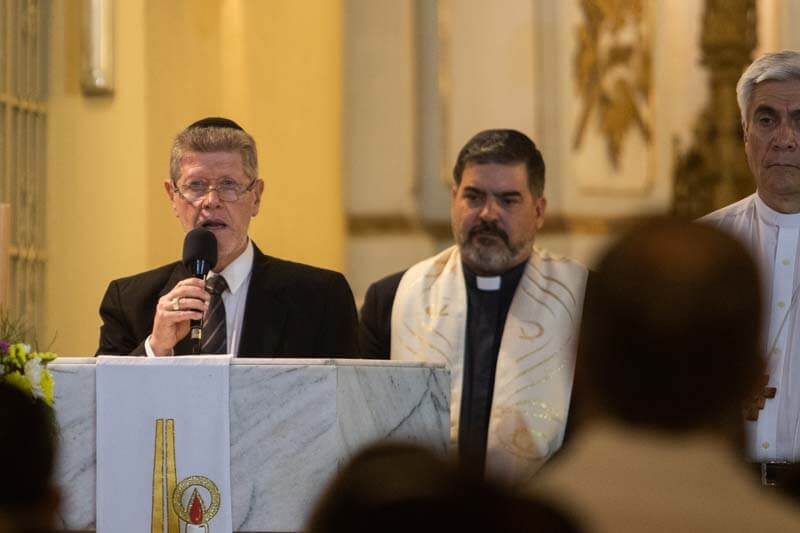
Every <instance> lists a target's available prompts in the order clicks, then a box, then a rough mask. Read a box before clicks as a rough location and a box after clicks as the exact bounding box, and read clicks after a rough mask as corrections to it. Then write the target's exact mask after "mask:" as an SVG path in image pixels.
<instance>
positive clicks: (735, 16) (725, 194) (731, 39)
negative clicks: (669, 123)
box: [673, 0, 756, 218]
mask: <svg viewBox="0 0 800 533" xmlns="http://www.w3.org/2000/svg"><path fill="white" fill-rule="evenodd" d="M701 44H702V50H703V65H705V67H706V68H707V69H708V74H709V76H708V78H709V81H708V84H709V89H710V96H709V99H708V105H707V106H706V107H705V109H704V110H703V112H702V113H701V114H700V116H698V117H697V121H696V123H695V128H694V142H693V144H692V146H690V147H689V148H688V149H687V150H686V151H685V152H681V151H680V150H679V149H678V147H677V146H676V147H675V149H674V152H675V160H676V161H675V165H674V168H675V171H674V175H675V189H674V194H673V198H674V200H673V211H674V212H675V214H677V215H679V216H682V217H686V218H697V217H699V216H701V215H704V214H706V213H710V212H711V211H714V210H716V209H718V208H720V207H723V206H726V205H728V204H731V203H733V202H735V201H737V200H739V199H741V198H743V197H745V196H747V195H748V194H750V193H752V192H753V190H754V189H755V183H754V180H753V178H752V175H751V173H750V169H749V167H748V166H747V160H746V157H745V152H744V143H743V141H742V127H741V123H740V121H741V118H740V115H739V105H738V103H737V101H736V83H737V81H738V80H739V77H740V76H741V74H742V72H743V71H744V69H745V67H747V65H749V64H750V61H751V57H750V56H751V54H752V52H753V49H754V48H755V46H756V5H755V0H706V3H705V11H704V13H703V34H702V38H701ZM675 144H676V145H677V142H676V143H675Z"/></svg>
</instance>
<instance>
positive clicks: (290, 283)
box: [97, 117, 358, 357]
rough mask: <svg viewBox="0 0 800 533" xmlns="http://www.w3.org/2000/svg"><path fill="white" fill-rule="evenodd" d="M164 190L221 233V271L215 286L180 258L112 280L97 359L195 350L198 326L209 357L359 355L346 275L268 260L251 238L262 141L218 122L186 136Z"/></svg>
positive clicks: (203, 123) (194, 127)
mask: <svg viewBox="0 0 800 533" xmlns="http://www.w3.org/2000/svg"><path fill="white" fill-rule="evenodd" d="M164 189H165V190H166V193H167V196H168V197H169V199H170V201H171V203H172V209H173V211H174V212H175V216H176V217H177V218H178V220H180V222H181V225H182V226H183V228H184V230H186V231H187V232H189V231H191V230H193V229H195V228H205V229H206V230H208V231H210V232H211V233H212V234H213V235H214V237H216V241H217V250H218V252H217V257H218V259H217V261H216V265H214V266H213V267H212V271H211V272H210V273H209V275H208V279H207V280H206V282H204V280H203V279H200V278H195V277H192V276H191V275H190V273H189V270H188V269H187V268H186V266H185V265H184V264H183V263H182V262H180V261H178V262H175V263H171V264H169V265H165V266H162V267H160V268H157V269H155V270H151V271H149V272H144V273H141V274H137V275H135V276H131V277H127V278H122V279H118V280H114V281H112V282H111V284H110V285H109V287H108V290H107V291H106V294H105V296H104V297H103V302H102V303H101V304H100V316H101V317H102V319H103V324H102V326H101V327H100V346H99V347H98V349H97V354H98V355H101V354H114V355H128V354H130V355H147V356H149V357H154V356H169V355H184V354H190V353H192V352H193V347H192V339H190V336H189V331H190V324H191V321H195V323H198V324H202V331H203V337H202V341H201V342H202V347H201V348H200V350H199V351H200V353H207V354H211V353H225V354H228V353H229V354H234V355H238V356H243V357H248V356H249V357H254V356H260V355H280V356H294V355H305V356H314V355H324V356H328V355H352V354H355V353H357V347H358V344H357V342H358V341H357V318H356V316H357V315H356V309H355V305H354V302H353V295H352V292H351V291H350V287H349V285H348V284H347V281H346V280H345V279H344V277H343V276H342V275H341V274H339V273H338V272H332V271H329V270H323V269H320V268H315V267H311V266H307V265H302V264H299V263H292V262H289V261H284V260H281V259H277V258H274V257H270V256H267V255H264V254H263V253H261V251H260V250H259V249H258V247H257V246H256V245H255V244H254V243H253V242H252V241H251V240H250V238H249V237H248V227H249V226H250V218H251V217H254V216H256V214H258V209H259V207H260V205H261V195H262V193H263V191H264V182H263V181H262V180H260V179H259V178H258V160H257V156H256V144H255V141H254V140H253V138H252V137H251V136H250V135H249V134H248V133H247V132H245V131H244V130H243V129H242V128H241V126H239V125H238V124H237V123H235V122H234V121H232V120H229V119H225V118H217V117H210V118H204V119H202V120H199V121H197V122H195V123H193V124H191V125H190V126H189V127H187V128H186V129H185V130H183V131H182V132H180V133H179V134H178V136H177V137H176V138H175V141H174V142H173V145H172V155H171V157H170V179H169V180H167V181H165V182H164ZM212 244H213V243H212ZM206 283H207V285H206ZM200 321H202V322H200ZM198 342H199V341H198Z"/></svg>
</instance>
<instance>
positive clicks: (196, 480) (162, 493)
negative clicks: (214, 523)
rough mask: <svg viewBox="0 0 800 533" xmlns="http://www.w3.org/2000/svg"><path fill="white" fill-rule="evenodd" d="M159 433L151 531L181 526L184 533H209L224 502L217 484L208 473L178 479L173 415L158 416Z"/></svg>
mask: <svg viewBox="0 0 800 533" xmlns="http://www.w3.org/2000/svg"><path fill="white" fill-rule="evenodd" d="M155 437H156V438H155V448H154V450H153V505H152V507H153V508H152V514H151V520H150V533H181V529H182V530H183V533H209V531H210V530H209V527H208V522H209V521H211V519H212V518H214V515H215V514H217V511H219V506H220V492H219V489H218V488H217V485H216V484H215V483H214V482H213V481H211V480H210V479H208V478H207V477H205V476H189V477H187V478H185V479H183V480H181V481H180V483H176V479H177V473H176V471H177V468H176V461H175V421H174V420H173V419H171V418H168V419H163V418H159V419H156V434H155ZM190 489H192V490H191V492H190ZM198 489H199V490H198ZM207 502H208V503H207ZM180 522H184V524H185V526H184V528H181V527H180Z"/></svg>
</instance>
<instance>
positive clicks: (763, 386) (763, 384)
mask: <svg viewBox="0 0 800 533" xmlns="http://www.w3.org/2000/svg"><path fill="white" fill-rule="evenodd" d="M767 385H769V375H766V374H765V375H763V376H761V379H760V380H759V382H758V385H757V386H756V390H757V391H758V392H757V393H756V394H754V395H753V396H751V397H750V398H749V399H748V400H747V401H745V402H744V418H745V420H749V421H751V422H755V421H756V420H758V415H759V413H760V412H761V410H762V409H764V405H766V403H767V400H771V399H773V398H775V394H776V393H777V392H778V389H777V388H776V387H767Z"/></svg>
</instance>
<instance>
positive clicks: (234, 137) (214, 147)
mask: <svg viewBox="0 0 800 533" xmlns="http://www.w3.org/2000/svg"><path fill="white" fill-rule="evenodd" d="M186 152H200V153H208V152H239V153H240V154H241V156H242V167H243V169H244V173H245V175H246V176H247V177H248V178H250V179H251V180H254V179H257V178H258V153H257V151H256V141H255V140H254V139H253V138H252V137H251V136H250V134H249V133H247V132H246V131H244V129H243V128H242V127H241V126H239V124H237V123H236V122H234V121H233V120H230V119H228V118H223V117H206V118H203V119H200V120H198V121H195V122H193V123H192V124H190V125H189V126H187V127H186V128H185V129H184V130H183V131H181V132H180V133H179V134H178V135H176V136H175V139H174V140H173V142H172V153H171V154H170V159H169V176H170V179H171V180H172V183H177V182H178V179H179V178H180V176H181V161H182V159H183V156H184V154H185V153H186Z"/></svg>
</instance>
